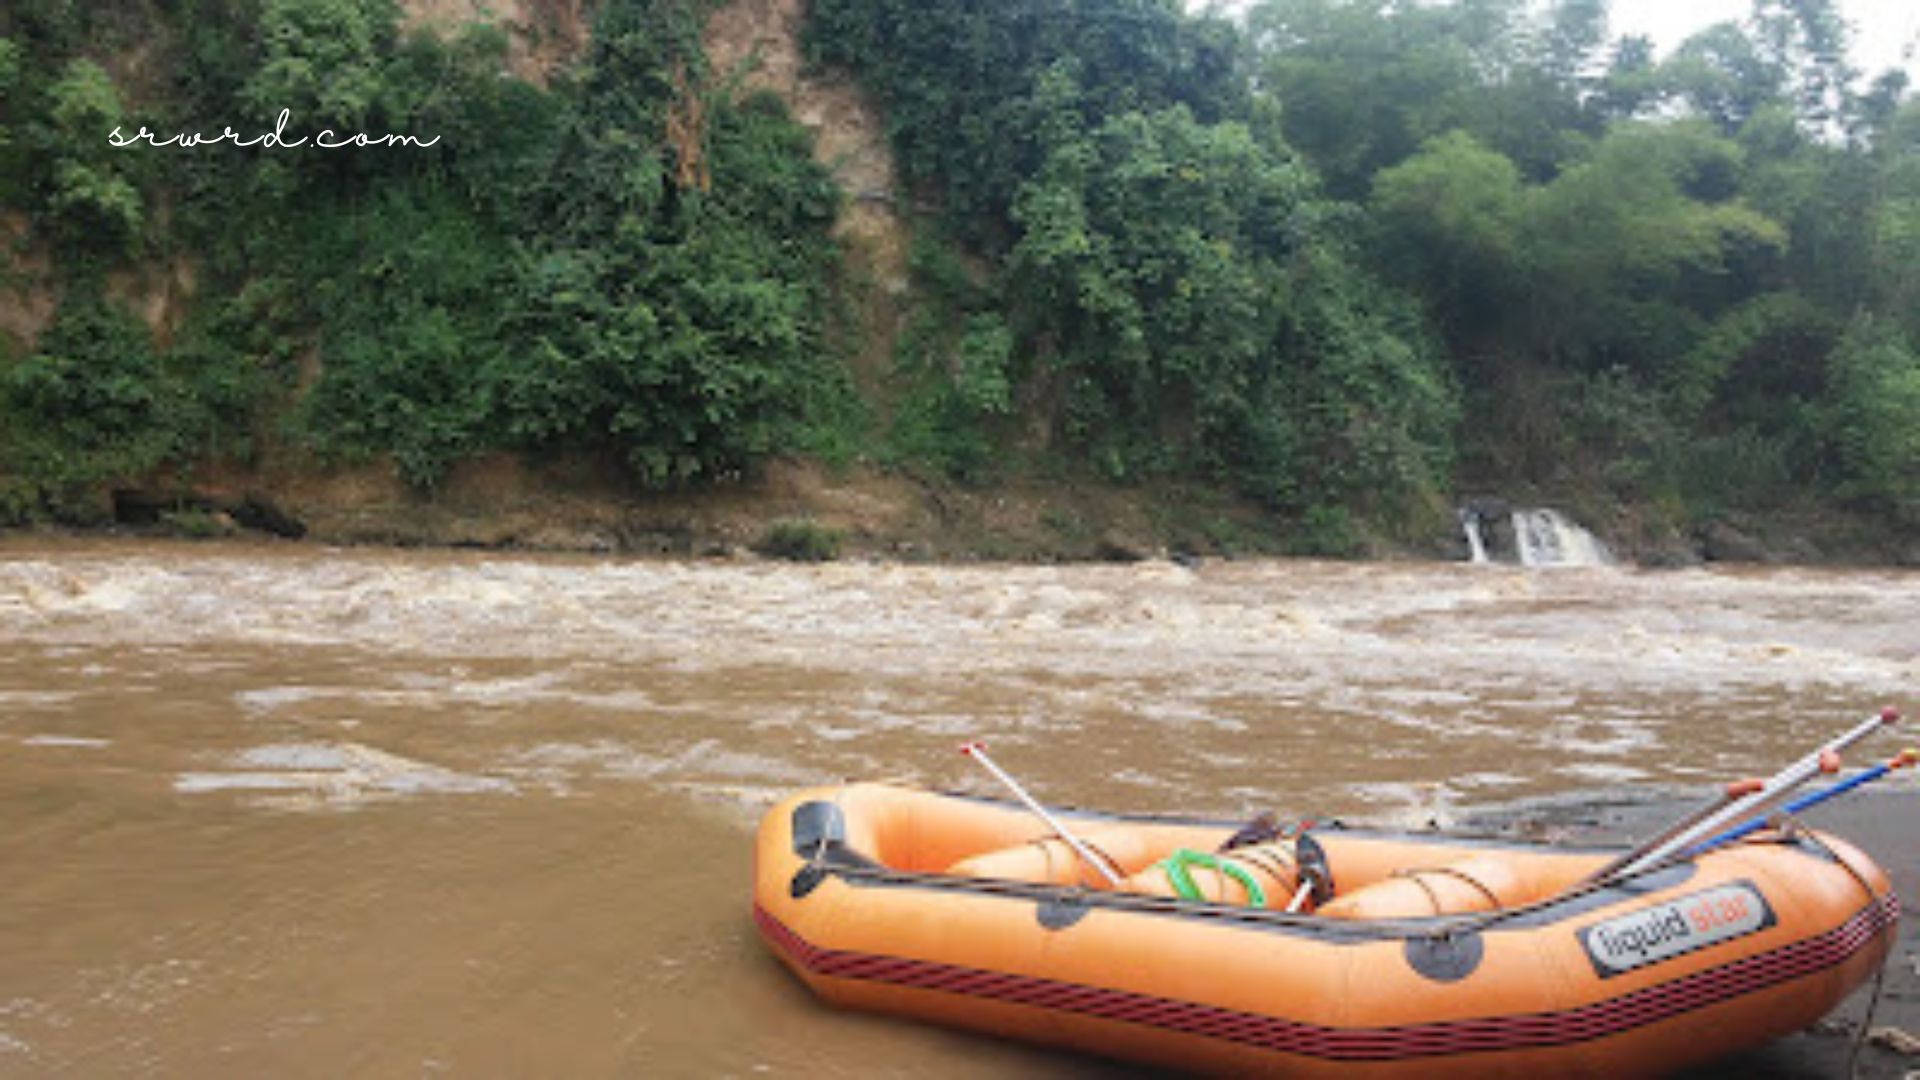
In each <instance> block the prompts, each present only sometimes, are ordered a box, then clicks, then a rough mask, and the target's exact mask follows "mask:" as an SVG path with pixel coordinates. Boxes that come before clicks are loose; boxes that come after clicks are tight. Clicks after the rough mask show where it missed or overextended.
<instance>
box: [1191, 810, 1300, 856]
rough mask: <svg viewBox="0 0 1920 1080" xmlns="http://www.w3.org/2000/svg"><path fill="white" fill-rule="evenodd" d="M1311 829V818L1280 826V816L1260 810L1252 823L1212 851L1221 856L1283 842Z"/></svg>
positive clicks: (1241, 827)
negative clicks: (1256, 845)
mask: <svg viewBox="0 0 1920 1080" xmlns="http://www.w3.org/2000/svg"><path fill="white" fill-rule="evenodd" d="M1311 828H1313V820H1312V819H1311V818H1308V819H1304V820H1301V821H1296V822H1294V823H1293V824H1291V825H1282V824H1280V815H1278V814H1276V813H1274V812H1273V811H1271V810H1262V811H1260V812H1259V813H1258V814H1256V815H1254V818H1253V820H1252V821H1249V822H1247V823H1246V824H1245V825H1242V826H1240V828H1239V831H1237V832H1235V833H1234V834H1233V835H1232V836H1229V837H1227V838H1226V840H1225V841H1223V842H1222V843H1221V844H1220V846H1219V847H1217V848H1215V849H1214V852H1215V853H1216V854H1221V853H1225V852H1228V851H1232V850H1233V849H1235V848H1243V847H1252V846H1253V845H1255V844H1264V843H1266V842H1267V841H1269V840H1285V839H1287V838H1288V837H1290V836H1298V835H1300V834H1301V833H1303V832H1305V831H1307V830H1308V829H1311Z"/></svg>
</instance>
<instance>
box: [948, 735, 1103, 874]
mask: <svg viewBox="0 0 1920 1080" xmlns="http://www.w3.org/2000/svg"><path fill="white" fill-rule="evenodd" d="M960 752H961V753H963V754H965V755H967V756H968V757H970V758H972V759H973V760H975V761H977V762H979V763H980V765H981V767H983V768H985V769H986V770H987V771H988V772H990V773H992V774H993V776H994V779H996V780H998V781H1000V782H1001V783H1002V784H1005V785H1006V786H1007V790H1008V791H1011V792H1013V794H1014V795H1015V796H1016V797H1017V798H1019V800H1020V801H1021V802H1023V803H1025V804H1027V809H1029V810H1031V811H1033V812H1034V813H1035V814H1036V815H1038V816H1039V818H1040V820H1041V821H1044V822H1046V823H1047V828H1049V829H1052V830H1053V831H1054V833H1055V834H1056V835H1058V836H1059V837H1060V839H1062V840H1065V841H1066V842H1067V846H1068V847H1070V848H1072V849H1073V853H1074V854H1075V855H1078V856H1080V858H1081V861H1083V862H1085V863H1086V864H1087V865H1088V866H1091V867H1093V868H1094V869H1095V870H1096V871H1098V872H1099V874H1100V876H1101V877H1103V878H1106V879H1107V884H1109V885H1112V886H1113V887H1114V888H1116V889H1117V888H1119V887H1120V875H1118V874H1116V873H1114V872H1113V871H1112V870H1111V869H1108V867H1107V864H1106V863H1105V862H1104V861H1103V860H1101V859H1100V858H1098V857H1096V856H1095V855H1094V853H1093V850H1092V849H1091V848H1089V847H1087V845H1085V844H1083V843H1081V842H1080V838H1079V837H1077V836H1075V835H1073V834H1072V833H1070V832H1068V831H1067V827H1066V826H1065V825H1062V824H1060V821H1059V819H1057V818H1055V817H1054V816H1053V815H1052V814H1049V813H1048V812H1047V808H1046V807H1044V806H1041V805H1040V804H1039V803H1037V802H1035V801H1034V800H1033V796H1031V795H1029V794H1027V789H1025V788H1023V787H1021V786H1020V784H1019V782H1017V781H1016V780H1014V778H1013V777H1011V776H1008V775H1007V774H1006V771H1005V770H1003V769H1001V768H1000V766H998V765H995V764H994V763H993V759H992V758H990V757H988V756H987V748H986V745H985V744H983V743H980V742H970V743H967V744H966V745H965V746H962V747H961V748H960Z"/></svg>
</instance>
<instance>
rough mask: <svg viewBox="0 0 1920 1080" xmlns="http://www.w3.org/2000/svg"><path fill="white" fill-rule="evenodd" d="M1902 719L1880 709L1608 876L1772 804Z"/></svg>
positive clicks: (1684, 846)
mask: <svg viewBox="0 0 1920 1080" xmlns="http://www.w3.org/2000/svg"><path fill="white" fill-rule="evenodd" d="M1899 718H1900V714H1899V713H1897V712H1895V711H1894V710H1892V709H1883V710H1881V712H1880V714H1879V715H1877V716H1874V717H1871V718H1869V719H1867V720H1863V721H1861V722H1860V724H1859V725H1858V726H1856V727H1854V728H1852V729H1851V730H1849V731H1847V732H1845V733H1844V734H1841V735H1839V736H1838V737H1836V738H1835V739H1833V740H1832V741H1831V742H1829V743H1827V744H1826V745H1824V746H1821V747H1820V748H1819V749H1817V750H1815V751H1813V752H1812V753H1810V754H1808V755H1807V756H1806V757H1803V758H1801V759H1800V760H1799V761H1796V762H1794V763H1793V764H1791V765H1789V766H1787V767H1786V768H1784V769H1782V770H1780V771H1779V772H1778V773H1775V774H1774V775H1773V777H1772V778H1771V779H1769V780H1767V781H1766V783H1764V784H1762V785H1761V786H1760V790H1758V791H1755V792H1753V793H1752V794H1750V795H1746V796H1743V797H1741V798H1738V799H1735V800H1733V801H1732V802H1730V803H1728V804H1727V805H1726V806H1723V807H1721V808H1720V809H1719V810H1716V811H1714V812H1713V813H1711V814H1708V815H1707V816H1706V817H1705V818H1703V819H1701V820H1700V821H1699V822H1697V823H1695V824H1693V825H1691V826H1688V827H1687V828H1685V829H1682V830H1681V831H1680V832H1679V833H1677V834H1675V835H1673V836H1670V837H1668V838H1667V839H1665V840H1663V841H1661V842H1660V843H1658V844H1655V845H1653V846H1652V847H1651V848H1650V849H1649V850H1648V851H1647V852H1646V854H1644V855H1640V856H1638V857H1636V858H1633V859H1629V860H1628V861H1627V862H1626V863H1625V865H1623V866H1621V867H1620V868H1619V869H1617V870H1615V871H1614V872H1613V873H1612V874H1609V875H1608V876H1609V877H1612V876H1615V875H1621V874H1631V873H1633V872H1635V871H1637V870H1644V869H1645V868H1647V867H1649V866H1652V865H1654V864H1655V863H1658V862H1659V861H1660V860H1662V859H1664V858H1666V857H1667V856H1669V855H1673V854H1675V853H1677V852H1681V851H1685V850H1687V849H1688V848H1690V847H1692V846H1693V845H1694V844H1695V843H1696V842H1698V841H1699V839H1700V838H1701V837H1702V836H1711V835H1713V834H1714V833H1715V832H1716V831H1718V830H1720V829H1724V828H1726V827H1727V825H1728V823H1730V822H1734V821H1738V820H1740V819H1741V818H1743V817H1746V816H1747V815H1749V814H1751V813H1753V812H1754V811H1755V810H1757V809H1758V808H1760V807H1763V806H1766V805H1768V804H1770V803H1772V802H1773V801H1774V800H1775V799H1778V798H1779V797H1781V796H1782V795H1785V794H1786V793H1787V792H1789V791H1792V790H1793V789H1794V788H1797V787H1799V786H1800V785H1801V784H1804V783H1806V782H1807V781H1808V780H1810V779H1812V778H1813V777H1814V776H1815V775H1817V774H1818V773H1819V772H1820V769H1821V764H1822V762H1823V761H1829V760H1831V759H1832V757H1833V756H1834V755H1836V754H1838V753H1840V751H1842V750H1845V749H1846V748H1847V747H1849V746H1852V745H1853V744H1854V743H1857V742H1859V741H1860V740H1861V739H1864V738H1866V737H1867V736H1869V735H1871V734H1873V733H1874V732H1875V731H1878V730H1879V729H1880V728H1881V727H1882V726H1884V725H1886V724H1891V723H1893V722H1894V721H1895V720H1898V719H1899Z"/></svg>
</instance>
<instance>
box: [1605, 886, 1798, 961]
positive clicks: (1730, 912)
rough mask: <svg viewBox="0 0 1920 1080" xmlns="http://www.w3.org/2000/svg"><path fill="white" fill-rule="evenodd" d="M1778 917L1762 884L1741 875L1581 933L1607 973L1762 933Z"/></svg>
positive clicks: (1611, 920) (1668, 958)
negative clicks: (1763, 891) (1761, 889)
mask: <svg viewBox="0 0 1920 1080" xmlns="http://www.w3.org/2000/svg"><path fill="white" fill-rule="evenodd" d="M1774 922H1775V919H1774V915H1773V909H1772V908H1771V907H1768V906H1767V900H1766V897H1764V896H1761V895H1760V890H1759V889H1756V888H1754V887H1753V885H1751V884H1749V883H1748V882H1744V881H1738V882H1734V883H1732V884H1728V885H1717V886H1715V887H1713V888H1711V889H1707V890H1705V891H1703V892H1697V893H1694V894H1692V895H1691V896H1683V897H1681V898H1679V899H1678V900H1669V901H1667V902H1666V903H1664V904H1658V905H1655V906H1654V907H1650V908H1643V909H1641V910H1639V911H1636V912H1634V913H1633V914H1631V915H1622V916H1620V917H1618V918H1614V919H1608V920H1607V921H1606V922H1601V923H1595V924H1593V925H1592V926H1589V927H1585V928H1583V929H1581V930H1580V931H1579V936H1580V944H1581V945H1582V946H1584V947H1585V948H1586V950H1587V957H1588V959H1590V960H1592V961H1593V969H1594V971H1596V972H1597V973H1599V975H1600V977H1601V978H1603V979H1606V978H1611V977H1612V976H1615V975H1620V974H1623V973H1625V972H1629V971H1632V970H1634V969H1635V968H1643V967H1646V966H1647V965H1648V964H1657V963H1659V962H1660V961H1662V960H1671V959H1673V958H1674V957H1676V956H1683V955H1685V954H1687V953H1690V952H1694V951H1696V950H1699V949H1704V948H1707V947H1708V946H1711V945H1718V944H1720V943H1721V942H1725V941H1732V940H1733V939H1735V938H1742V937H1746V936H1747V935H1748V934H1754V933H1758V932H1760V931H1761V930H1765V929H1766V928H1767V927H1769V926H1772V925H1773V924H1774Z"/></svg>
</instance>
